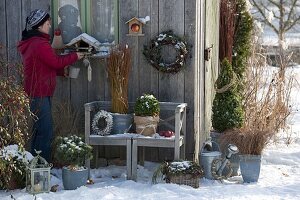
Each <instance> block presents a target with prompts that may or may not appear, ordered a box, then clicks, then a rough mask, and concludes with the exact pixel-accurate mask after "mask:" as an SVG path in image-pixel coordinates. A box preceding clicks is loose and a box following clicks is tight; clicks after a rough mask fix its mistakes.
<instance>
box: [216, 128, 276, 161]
mask: <svg viewBox="0 0 300 200" xmlns="http://www.w3.org/2000/svg"><path fill="white" fill-rule="evenodd" d="M273 135H274V133H273V132H268V131H262V130H246V129H232V130H226V131H225V132H224V134H222V135H221V136H220V144H221V148H222V149H224V148H225V147H226V146H227V145H228V144H229V143H231V144H235V145H236V146H237V147H238V148H239V153H240V154H251V155H261V153H262V151H263V149H264V148H265V147H266V145H267V144H268V143H269V141H270V139H271V138H272V136H273Z"/></svg>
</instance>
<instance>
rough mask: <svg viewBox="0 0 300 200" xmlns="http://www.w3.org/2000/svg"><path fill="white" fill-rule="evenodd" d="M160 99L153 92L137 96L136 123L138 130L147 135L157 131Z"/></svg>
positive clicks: (135, 107)
mask: <svg viewBox="0 0 300 200" xmlns="http://www.w3.org/2000/svg"><path fill="white" fill-rule="evenodd" d="M159 112H160V108H159V101H158V100H157V99H156V98H155V97H154V96H153V95H151V94H144V95H142V96H140V97H139V98H137V100H136V102H135V105H134V114H135V115H134V123H135V128H136V132H137V133H139V134H142V135H145V136H152V135H154V134H155V133H156V128H157V125H158V122H159Z"/></svg>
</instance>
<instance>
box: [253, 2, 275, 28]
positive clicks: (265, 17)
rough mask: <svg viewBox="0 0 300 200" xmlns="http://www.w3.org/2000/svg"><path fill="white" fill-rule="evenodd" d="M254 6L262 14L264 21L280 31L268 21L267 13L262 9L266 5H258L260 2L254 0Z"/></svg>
mask: <svg viewBox="0 0 300 200" xmlns="http://www.w3.org/2000/svg"><path fill="white" fill-rule="evenodd" d="M252 2H253V4H254V6H255V7H256V8H257V10H258V12H259V13H260V14H261V15H262V17H263V21H264V22H265V23H266V24H267V25H268V26H270V27H271V28H272V29H273V30H274V31H275V32H276V34H278V33H279V30H278V29H277V28H276V27H275V26H274V25H273V24H272V23H271V22H269V21H268V19H267V16H266V14H265V13H264V11H263V10H262V7H263V8H264V7H265V6H264V5H263V4H260V5H258V3H257V2H256V0H252Z"/></svg>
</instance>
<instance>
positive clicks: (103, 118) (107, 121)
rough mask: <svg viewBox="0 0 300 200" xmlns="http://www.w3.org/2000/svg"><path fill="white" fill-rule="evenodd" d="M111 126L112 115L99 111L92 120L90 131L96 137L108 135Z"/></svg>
mask: <svg viewBox="0 0 300 200" xmlns="http://www.w3.org/2000/svg"><path fill="white" fill-rule="evenodd" d="M112 126H113V117H112V115H111V114H110V113H109V112H107V111H105V110H100V111H99V112H97V113H96V114H95V116H94V118H93V122H92V130H93V133H95V134H97V135H109V134H110V131H111V129H112Z"/></svg>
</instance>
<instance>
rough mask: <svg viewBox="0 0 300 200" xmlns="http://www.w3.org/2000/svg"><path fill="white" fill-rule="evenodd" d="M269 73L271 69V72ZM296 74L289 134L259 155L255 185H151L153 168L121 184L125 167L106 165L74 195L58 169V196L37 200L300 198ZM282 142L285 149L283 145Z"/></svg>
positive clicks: (298, 71)
mask: <svg viewBox="0 0 300 200" xmlns="http://www.w3.org/2000/svg"><path fill="white" fill-rule="evenodd" d="M273 69H274V68H273ZM289 72H292V74H293V73H294V74H295V75H296V79H297V80H296V82H295V84H294V88H293V91H292V101H293V103H292V108H293V113H292V116H291V117H290V119H289V124H290V129H289V130H288V131H287V132H282V133H280V134H279V135H278V140H277V142H276V143H273V144H270V145H269V146H268V147H267V148H266V149H265V151H264V153H263V162H262V166H261V173H260V178H259V180H258V182H257V183H250V184H245V183H243V179H242V177H241V176H236V177H232V178H231V179H230V180H226V181H224V182H220V181H214V180H208V179H205V178H203V179H201V180H200V187H199V188H198V189H194V188H192V187H189V186H184V185H182V186H179V185H176V184H165V183H159V184H156V185H152V184H151V178H152V174H153V171H154V170H155V168H156V167H157V165H158V164H157V163H151V162H146V163H145V167H142V166H139V168H138V180H137V182H134V181H130V180H126V168H125V167H124V166H121V167H120V166H108V167H104V168H99V169H93V170H92V171H91V174H92V178H93V180H94V181H95V184H93V185H87V186H82V187H80V188H78V189H77V190H71V191H67V190H63V187H62V182H61V170H60V169H53V170H52V173H53V174H55V176H52V178H51V183H52V185H55V184H59V187H58V191H57V192H55V193H53V192H50V193H44V194H38V195H36V199H37V200H69V199H70V200H77V199H78V200H93V199H97V200H98V199H142V200H146V199H155V200H156V199H161V200H162V199H188V200H192V199H197V200H198V199H238V200H242V199H255V200H257V199H272V200H276V199H300V111H299V105H300V98H299V91H300V90H299V89H300V84H299V83H300V66H296V67H293V68H289ZM287 141H290V144H289V145H287ZM11 194H12V195H13V197H14V198H15V199H18V200H33V199H34V197H33V196H32V195H29V194H28V193H26V192H25V190H24V189H23V190H15V191H8V192H5V191H0V199H1V200H11Z"/></svg>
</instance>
